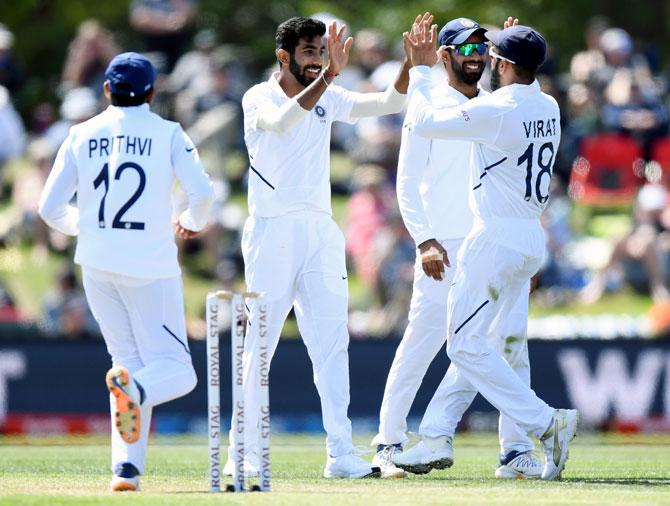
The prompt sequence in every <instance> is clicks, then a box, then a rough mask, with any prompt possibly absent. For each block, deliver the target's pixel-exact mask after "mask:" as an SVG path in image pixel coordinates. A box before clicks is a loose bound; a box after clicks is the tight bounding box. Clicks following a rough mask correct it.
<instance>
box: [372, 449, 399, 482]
mask: <svg viewBox="0 0 670 506" xmlns="http://www.w3.org/2000/svg"><path fill="white" fill-rule="evenodd" d="M396 453H402V446H400V445H378V446H377V453H375V456H374V457H373V458H372V465H373V466H375V467H378V468H379V469H380V470H381V473H382V478H404V477H405V476H407V473H406V472H405V471H404V470H402V469H400V468H399V467H397V466H396V465H395V464H394V463H393V455H395V454H396Z"/></svg>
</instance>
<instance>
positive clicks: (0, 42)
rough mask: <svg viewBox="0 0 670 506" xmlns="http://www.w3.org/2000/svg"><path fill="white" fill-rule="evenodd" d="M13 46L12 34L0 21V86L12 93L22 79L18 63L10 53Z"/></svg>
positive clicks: (15, 90)
mask: <svg viewBox="0 0 670 506" xmlns="http://www.w3.org/2000/svg"><path fill="white" fill-rule="evenodd" d="M13 46H14V34H13V33H12V32H10V31H9V29H8V28H7V27H6V26H5V25H3V24H2V23H0V86H4V87H5V88H7V90H8V91H9V93H10V94H12V95H13V94H15V93H16V92H17V91H18V87H19V84H21V81H22V80H23V76H22V73H21V70H20V68H19V65H18V63H17V62H16V59H15V58H14V56H13V55H12V47H13Z"/></svg>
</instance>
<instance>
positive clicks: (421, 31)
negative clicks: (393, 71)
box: [402, 12, 442, 66]
mask: <svg viewBox="0 0 670 506" xmlns="http://www.w3.org/2000/svg"><path fill="white" fill-rule="evenodd" d="M417 18H418V16H417ZM432 21H433V16H432V14H430V13H429V12H426V13H425V14H424V15H423V16H422V17H421V19H420V20H419V21H418V22H417V21H415V22H414V24H413V25H412V31H411V32H405V33H403V34H402V36H403V43H404V45H405V48H406V50H407V48H409V53H410V60H411V61H412V65H414V66H416V65H428V66H433V65H435V63H437V60H438V52H436V44H437V25H431V23H432ZM440 50H442V48H440Z"/></svg>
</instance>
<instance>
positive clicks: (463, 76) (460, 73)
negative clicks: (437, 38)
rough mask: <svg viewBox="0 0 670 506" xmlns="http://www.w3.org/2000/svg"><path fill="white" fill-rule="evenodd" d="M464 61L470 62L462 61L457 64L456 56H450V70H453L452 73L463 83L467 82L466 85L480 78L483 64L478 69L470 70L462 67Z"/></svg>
mask: <svg viewBox="0 0 670 506" xmlns="http://www.w3.org/2000/svg"><path fill="white" fill-rule="evenodd" d="M465 63H470V62H463V63H461V64H459V63H458V62H457V61H456V58H454V57H453V56H452V58H451V70H453V71H454V74H455V75H456V78H457V79H458V80H459V81H461V82H462V83H464V84H467V85H468V86H472V85H473V84H477V83H478V82H479V80H480V79H481V78H482V74H483V73H484V64H483V63H482V64H481V68H480V69H479V70H478V71H472V70H467V69H465V68H463V65H464V64H465Z"/></svg>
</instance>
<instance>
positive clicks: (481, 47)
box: [449, 42, 488, 56]
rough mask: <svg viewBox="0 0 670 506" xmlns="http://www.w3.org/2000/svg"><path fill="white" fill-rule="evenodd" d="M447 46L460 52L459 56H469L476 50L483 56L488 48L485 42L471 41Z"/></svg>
mask: <svg viewBox="0 0 670 506" xmlns="http://www.w3.org/2000/svg"><path fill="white" fill-rule="evenodd" d="M449 47H451V48H453V49H454V51H456V53H458V54H460V55H461V56H470V55H471V54H472V53H474V52H475V51H477V53H478V54H479V55H482V56H483V55H484V54H485V53H486V49H487V48H488V46H487V45H486V42H471V43H469V44H458V45H452V46H449Z"/></svg>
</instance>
